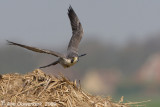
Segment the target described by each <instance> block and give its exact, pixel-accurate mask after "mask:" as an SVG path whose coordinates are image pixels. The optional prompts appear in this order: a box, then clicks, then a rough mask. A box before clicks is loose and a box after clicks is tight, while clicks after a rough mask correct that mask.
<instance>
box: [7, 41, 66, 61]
mask: <svg viewBox="0 0 160 107" xmlns="http://www.w3.org/2000/svg"><path fill="white" fill-rule="evenodd" d="M7 42H8V43H9V45H16V46H20V47H23V48H26V49H28V50H31V51H34V52H39V53H46V54H51V55H54V56H56V57H61V58H64V55H62V54H60V53H58V52H54V51H50V50H45V49H38V48H35V47H31V46H26V45H22V44H19V43H15V42H11V41H7Z"/></svg>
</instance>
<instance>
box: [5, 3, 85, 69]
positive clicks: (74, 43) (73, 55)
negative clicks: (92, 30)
mask: <svg viewBox="0 0 160 107" xmlns="http://www.w3.org/2000/svg"><path fill="white" fill-rule="evenodd" d="M68 17H69V19H70V23H71V28H72V37H71V39H70V42H69V44H68V49H67V53H66V54H61V53H58V52H55V51H51V50H46V49H39V48H36V47H31V46H27V45H22V44H19V43H15V42H11V41H8V40H7V42H8V43H9V45H16V46H20V47H23V48H26V49H28V50H31V51H34V52H39V53H45V54H50V55H54V56H56V57H58V60H57V61H55V62H53V63H51V64H49V65H46V66H42V67H40V68H46V67H49V66H52V65H56V64H61V65H62V66H63V67H64V68H68V67H70V66H72V65H74V64H75V63H77V62H78V61H79V58H80V57H82V56H85V55H86V54H82V55H79V54H78V45H79V43H80V41H81V39H82V36H83V28H82V25H81V23H80V21H79V19H78V16H77V15H76V13H75V12H74V10H73V9H72V7H71V6H70V7H69V9H68Z"/></svg>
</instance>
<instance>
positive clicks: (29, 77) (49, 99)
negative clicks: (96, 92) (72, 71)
mask: <svg viewBox="0 0 160 107" xmlns="http://www.w3.org/2000/svg"><path fill="white" fill-rule="evenodd" d="M138 103H139V102H136V103H133V102H129V103H123V97H122V98H121V99H120V101H118V102H114V101H113V100H112V99H111V98H110V97H106V98H103V97H100V96H93V95H90V94H88V93H86V92H84V91H83V90H82V89H81V87H80V85H77V83H76V81H74V82H71V81H69V80H68V79H66V78H65V77H64V76H62V75H61V76H59V77H55V76H50V75H46V74H45V73H43V72H42V71H41V70H39V69H36V70H35V71H33V72H31V73H28V74H25V75H20V74H17V73H15V74H5V75H2V76H0V106H3V107H9V106H10V107H13V106H15V107H16V106H20V107H26V106H27V107H28V106H30V107H32V106H35V107H37V106H38V107H130V106H131V105H134V104H138ZM140 103H141V102H140Z"/></svg>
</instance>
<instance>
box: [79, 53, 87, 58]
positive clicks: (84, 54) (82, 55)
mask: <svg viewBox="0 0 160 107" xmlns="http://www.w3.org/2000/svg"><path fill="white" fill-rule="evenodd" d="M85 55H87V54H82V55H79V56H78V57H82V56H85Z"/></svg>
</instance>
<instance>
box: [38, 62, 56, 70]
mask: <svg viewBox="0 0 160 107" xmlns="http://www.w3.org/2000/svg"><path fill="white" fill-rule="evenodd" d="M58 63H59V61H55V62H53V63H51V64H49V65H46V66H42V67H39V68H46V67H49V66H52V65H56V64H58Z"/></svg>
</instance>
